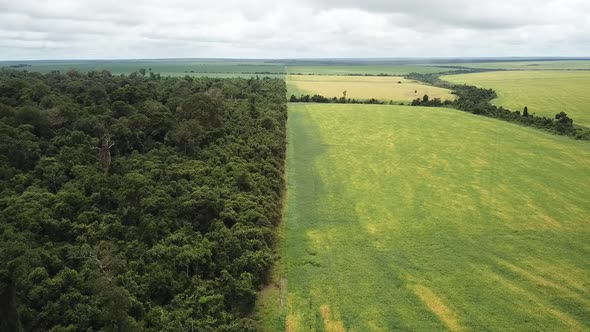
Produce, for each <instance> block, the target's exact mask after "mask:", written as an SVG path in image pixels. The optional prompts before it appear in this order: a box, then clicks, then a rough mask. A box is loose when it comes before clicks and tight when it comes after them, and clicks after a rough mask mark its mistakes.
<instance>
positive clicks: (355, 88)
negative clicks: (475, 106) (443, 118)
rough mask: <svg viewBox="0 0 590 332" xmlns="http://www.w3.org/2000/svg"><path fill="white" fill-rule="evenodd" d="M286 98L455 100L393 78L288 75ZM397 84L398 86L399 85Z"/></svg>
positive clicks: (445, 92)
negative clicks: (343, 93) (423, 97)
mask: <svg viewBox="0 0 590 332" xmlns="http://www.w3.org/2000/svg"><path fill="white" fill-rule="evenodd" d="M286 80H287V95H288V96H290V95H291V94H294V95H296V96H300V95H302V94H311V95H313V94H320V95H322V96H325V97H342V92H343V91H344V90H346V96H347V97H348V98H354V99H370V98H376V99H380V100H393V101H411V100H414V99H416V98H422V96H424V95H425V94H427V95H428V96H429V97H430V98H441V99H442V100H445V99H449V100H453V99H455V96H454V95H452V94H451V92H450V91H449V90H445V89H441V88H437V87H434V86H430V85H425V84H422V83H419V82H416V81H413V80H407V79H405V78H403V77H395V76H387V77H385V76H384V77H381V76H319V75H288V76H287V77H286ZM400 82H401V83H400Z"/></svg>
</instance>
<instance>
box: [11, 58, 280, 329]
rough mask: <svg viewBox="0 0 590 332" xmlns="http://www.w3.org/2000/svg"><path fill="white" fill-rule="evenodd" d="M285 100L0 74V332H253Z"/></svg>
mask: <svg viewBox="0 0 590 332" xmlns="http://www.w3.org/2000/svg"><path fill="white" fill-rule="evenodd" d="M285 93H286V90H285V84H284V81H282V80H277V79H270V78H264V79H260V78H252V79H212V78H190V77H185V78H163V77H159V75H154V74H150V75H148V76H145V71H142V72H141V73H133V74H131V75H128V76H112V75H111V74H110V73H109V72H107V71H102V72H89V73H87V74H82V73H79V72H76V71H70V72H67V73H65V74H60V73H58V72H54V73H51V74H46V75H43V74H37V73H27V72H20V71H14V70H9V69H4V70H0V330H2V331H19V330H25V331H49V330H51V331H98V330H105V331H137V330H147V331H213V330H214V331H251V330H256V329H257V322H256V321H255V320H253V319H252V318H251V317H252V315H251V314H252V313H251V310H252V308H253V303H254V301H255V298H256V294H257V291H258V290H259V289H260V287H261V286H262V285H264V283H265V282H266V281H267V280H266V279H267V278H268V270H269V267H270V265H271V264H272V262H273V256H272V252H273V251H272V247H273V243H274V241H275V235H274V234H275V232H274V231H275V226H276V225H277V223H278V222H279V220H280V209H281V204H282V192H283V187H284V180H283V168H284V158H285V147H286V142H285V125H286V118H287V108H286V104H285Z"/></svg>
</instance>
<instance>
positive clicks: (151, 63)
mask: <svg viewBox="0 0 590 332" xmlns="http://www.w3.org/2000/svg"><path fill="white" fill-rule="evenodd" d="M17 64H29V65H31V66H30V67H22V68H19V69H21V70H22V69H26V70H29V71H36V72H41V73H49V72H51V71H53V70H59V71H61V72H66V71H68V70H70V69H76V70H79V71H82V72H87V71H91V70H103V69H106V70H109V71H110V72H111V73H113V74H115V75H119V74H129V73H132V72H134V71H138V70H139V69H140V68H144V69H146V70H148V69H149V68H151V69H152V71H153V72H154V73H160V74H161V75H164V76H185V75H191V76H209V77H239V76H247V77H250V76H252V75H253V73H259V75H260V76H273V75H269V74H266V73H275V74H280V75H282V73H283V72H284V66H282V65H281V64H271V63H266V62H263V61H221V60H211V61H206V60H198V61H195V60H182V59H178V60H174V59H171V60H112V61H108V60H96V61H92V60H87V61H84V60H81V61H66V60H64V61H12V62H0V67H3V66H11V65H17ZM191 71H192V72H191ZM263 73H265V74H263ZM276 76H278V75H276Z"/></svg>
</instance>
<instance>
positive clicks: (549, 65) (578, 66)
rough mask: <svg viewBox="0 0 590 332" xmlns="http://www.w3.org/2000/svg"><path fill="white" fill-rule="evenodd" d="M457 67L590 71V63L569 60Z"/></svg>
mask: <svg viewBox="0 0 590 332" xmlns="http://www.w3.org/2000/svg"><path fill="white" fill-rule="evenodd" d="M454 65H455V66H464V67H469V68H485V69H519V70H526V69H529V70H533V69H535V70H537V69H538V70H546V69H555V70H590V61H587V60H567V61H506V62H477V63H475V62H471V63H459V64H454Z"/></svg>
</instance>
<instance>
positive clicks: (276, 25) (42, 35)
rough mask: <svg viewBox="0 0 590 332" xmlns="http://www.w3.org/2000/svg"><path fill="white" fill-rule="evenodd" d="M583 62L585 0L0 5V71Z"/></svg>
mask: <svg viewBox="0 0 590 332" xmlns="http://www.w3.org/2000/svg"><path fill="white" fill-rule="evenodd" d="M492 56H493V57H496V56H525V57H526V56H590V0H494V1H477V0H452V1H451V0H298V1H292V0H286V1H281V0H258V1H246V0H242V1H240V0H207V1H203V0H166V1H161V0H141V1H133V0H51V1H48V0H0V60H35V59H134V58H135V59H138V58H140V59H146V58H359V57H369V58H374V57H492Z"/></svg>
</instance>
